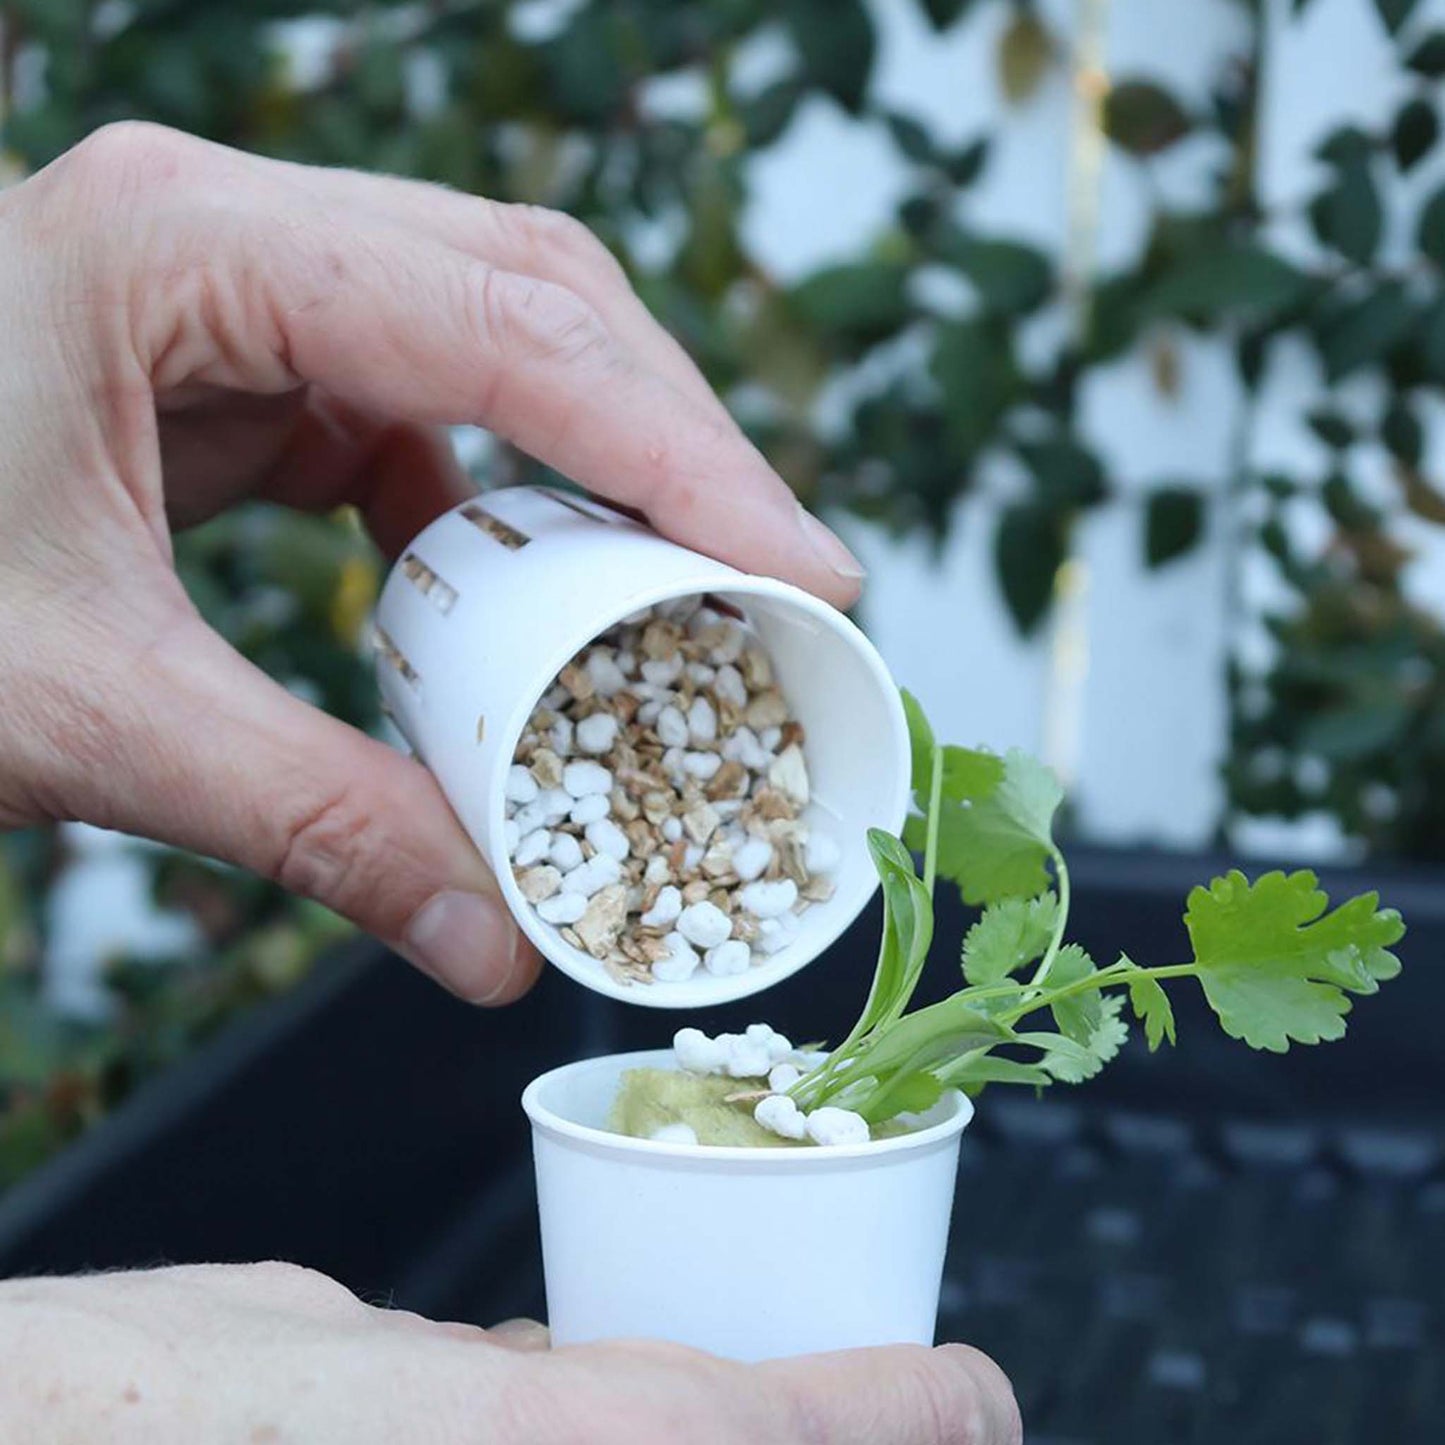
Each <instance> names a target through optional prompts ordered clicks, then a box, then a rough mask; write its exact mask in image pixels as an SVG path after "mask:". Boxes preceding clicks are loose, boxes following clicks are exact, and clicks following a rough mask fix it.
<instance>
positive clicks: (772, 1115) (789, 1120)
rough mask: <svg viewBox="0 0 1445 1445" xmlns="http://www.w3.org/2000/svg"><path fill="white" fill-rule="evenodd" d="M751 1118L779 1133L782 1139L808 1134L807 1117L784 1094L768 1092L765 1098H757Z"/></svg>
mask: <svg viewBox="0 0 1445 1445" xmlns="http://www.w3.org/2000/svg"><path fill="white" fill-rule="evenodd" d="M753 1118H754V1119H756V1120H757V1121H758V1123H759V1124H761V1125H762V1126H763V1128H764V1129H767V1130H770V1131H771V1132H772V1133H774V1134H781V1135H782V1137H783V1138H784V1139H805V1138H806V1137H807V1134H808V1120H807V1117H806V1116H805V1115H804V1113H803V1111H802V1110H801V1109H800V1108H799V1107H798V1106H797V1105H796V1104H795V1103H794V1102H793V1101H792V1100H791V1099H790V1098H789V1097H788V1096H787V1095H786V1094H769V1095H768V1097H767V1098H766V1099H759V1100H758V1102H757V1107H756V1108H754V1110H753Z"/></svg>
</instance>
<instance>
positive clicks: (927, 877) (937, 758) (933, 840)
mask: <svg viewBox="0 0 1445 1445" xmlns="http://www.w3.org/2000/svg"><path fill="white" fill-rule="evenodd" d="M942 811H943V749H942V748H941V747H939V745H938V744H937V743H934V745H933V767H932V769H931V770H930V773H929V779H928V837H927V839H926V840H925V842H924V845H923V886H924V888H926V889H927V890H928V897H929V899H930V900H932V898H933V884H934V880H935V879H936V878H937V877H938V815H939V814H940V813H941V812H942Z"/></svg>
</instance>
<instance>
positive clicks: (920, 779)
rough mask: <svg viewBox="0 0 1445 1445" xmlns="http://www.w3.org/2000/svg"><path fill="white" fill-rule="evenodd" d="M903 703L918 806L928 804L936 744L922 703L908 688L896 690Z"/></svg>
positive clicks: (924, 806) (914, 792)
mask: <svg viewBox="0 0 1445 1445" xmlns="http://www.w3.org/2000/svg"><path fill="white" fill-rule="evenodd" d="M898 696H899V699H900V701H901V702H902V703H903V716H904V717H905V718H906V719H907V721H908V748H909V756H910V759H911V761H912V769H913V771H912V787H913V796H914V797H915V798H921V799H922V800H923V802H922V803H921V804H920V807H923V808H926V807H927V804H928V793H929V789H930V788H931V787H932V784H933V753H934V749H935V748H937V746H938V744H937V742H936V741H935V740H934V736H933V727H932V725H931V724H930V723H929V721H928V716H927V714H926V713H925V712H924V711H923V705H922V703H920V702H919V701H918V699H917V698H916V697H914V696H913V694H912V693H911V692H909V691H908V689H907V688H906V687H905V688H900V689H899V692H898Z"/></svg>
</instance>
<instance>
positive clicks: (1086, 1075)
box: [1013, 1032, 1104, 1084]
mask: <svg viewBox="0 0 1445 1445" xmlns="http://www.w3.org/2000/svg"><path fill="white" fill-rule="evenodd" d="M1013 1042H1014V1043H1018V1044H1027V1045H1028V1046H1029V1047H1031V1048H1035V1049H1039V1050H1041V1052H1042V1057H1041V1058H1040V1059H1039V1062H1038V1067H1039V1068H1041V1069H1042V1070H1043V1071H1044V1072H1045V1073H1046V1074H1048V1076H1049V1077H1050V1078H1052V1079H1057V1080H1058V1081H1059V1083H1061V1084H1082V1083H1083V1082H1084V1080H1085V1079H1092V1078H1093V1077H1094V1075H1095V1074H1097V1073H1098V1072H1099V1070H1100V1069H1101V1068H1103V1067H1104V1066H1103V1063H1102V1062H1101V1061H1100V1060H1098V1059H1095V1057H1094V1056H1093V1054H1091V1053H1090V1052H1089V1050H1088V1049H1086V1048H1085V1047H1084V1046H1083V1044H1079V1043H1075V1042H1074V1040H1073V1039H1071V1038H1069V1037H1068V1035H1067V1034H1051V1033H1043V1032H1039V1033H1024V1034H1017V1035H1015V1037H1014V1040H1013Z"/></svg>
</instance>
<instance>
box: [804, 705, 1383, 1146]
mask: <svg viewBox="0 0 1445 1445" xmlns="http://www.w3.org/2000/svg"><path fill="white" fill-rule="evenodd" d="M903 702H904V709H905V711H906V713H907V715H908V726H909V735H910V739H911V742H912V759H913V799H914V812H913V815H912V816H911V817H910V818H909V820H908V824H907V827H906V828H905V830H904V834H903V838H902V839H901V840H900V839H898V838H894V837H892V836H890V835H889V834H887V833H885V832H882V831H881V830H879V829H873V830H872V831H870V833H869V835H868V847H869V850H870V852H871V854H872V857H873V863H874V866H875V867H876V868H877V870H878V876H879V879H880V881H881V883H882V891H883V938H882V942H881V944H880V947H879V952H878V965H877V969H876V971H875V973H874V977H873V985H872V988H871V989H870V991H869V994H868V1000H867V1003H866V1004H865V1005H864V1007H863V1012H862V1014H861V1015H860V1016H859V1019H858V1022H857V1023H856V1024H855V1025H854V1027H853V1029H852V1031H851V1032H850V1033H849V1035H848V1037H847V1038H846V1039H845V1040H844V1041H843V1042H842V1043H841V1044H840V1045H839V1046H838V1047H837V1048H836V1049H834V1050H833V1051H832V1053H831V1054H830V1055H829V1056H828V1058H827V1059H826V1060H825V1061H824V1062H823V1063H821V1064H820V1065H819V1066H818V1067H817V1068H815V1069H813V1070H812V1071H811V1072H810V1073H808V1074H806V1075H804V1077H803V1078H802V1079H800V1080H799V1081H798V1083H797V1084H796V1085H794V1087H793V1088H792V1089H791V1090H790V1092H791V1094H792V1096H793V1098H794V1099H795V1100H796V1101H797V1103H798V1104H799V1106H800V1107H802V1108H804V1109H816V1108H819V1107H821V1106H822V1105H824V1104H832V1105H836V1106H838V1107H841V1108H847V1109H852V1110H855V1111H856V1112H857V1113H859V1114H862V1115H863V1117H864V1118H866V1119H867V1120H868V1121H869V1122H870V1123H879V1122H882V1121H883V1120H885V1119H890V1118H892V1117H894V1116H895V1115H897V1114H900V1113H909V1112H918V1111H921V1110H924V1109H927V1108H929V1107H931V1106H932V1105H933V1104H934V1103H936V1102H937V1100H938V1099H939V1098H940V1097H941V1095H942V1093H943V1091H944V1090H945V1089H949V1088H960V1089H963V1090H965V1091H966V1092H968V1093H977V1092H978V1091H979V1090H980V1089H982V1088H983V1087H984V1086H985V1085H987V1084H1031V1085H1033V1086H1035V1087H1042V1086H1045V1085H1049V1084H1053V1083H1071V1084H1073V1083H1081V1082H1083V1081H1084V1080H1086V1079H1089V1078H1092V1077H1093V1076H1094V1075H1095V1074H1097V1073H1098V1072H1099V1071H1100V1069H1102V1068H1103V1067H1104V1066H1105V1064H1107V1063H1108V1062H1109V1061H1110V1060H1111V1059H1112V1058H1113V1057H1114V1056H1115V1055H1116V1054H1117V1053H1118V1052H1119V1049H1120V1047H1121V1046H1122V1045H1123V1043H1124V1040H1125V1039H1126V1037H1127V1036H1128V1027H1129V1025H1128V1022H1127V1020H1126V1018H1125V1016H1124V1012H1125V1007H1126V1004H1127V1006H1128V1007H1129V1008H1131V1009H1132V1011H1133V1013H1134V1015H1135V1016H1136V1017H1137V1018H1138V1020H1139V1021H1140V1023H1142V1025H1143V1027H1144V1035H1145V1039H1146V1041H1147V1043H1148V1045H1149V1048H1150V1049H1151V1050H1153V1049H1157V1048H1158V1047H1159V1046H1160V1044H1161V1043H1162V1042H1163V1041H1164V1040H1166V1039H1167V1040H1168V1041H1169V1042H1170V1043H1171V1044H1172V1043H1174V1039H1175V1024H1174V1010H1173V1006H1172V1005H1171V1003H1170V997H1169V992H1168V989H1167V988H1166V985H1171V986H1172V985H1174V984H1175V981H1176V980H1180V979H1190V978H1192V979H1195V980H1196V981H1197V982H1198V984H1199V986H1200V987H1201V988H1202V989H1203V990H1204V996H1205V998H1206V999H1207V1000H1208V1002H1209V1004H1210V1006H1211V1007H1212V1008H1213V1010H1214V1012H1215V1014H1216V1015H1217V1016H1218V1018H1219V1022H1220V1026H1221V1027H1222V1028H1223V1029H1224V1031H1225V1033H1227V1034H1229V1035H1230V1036H1231V1037H1233V1038H1237V1039H1241V1040H1243V1042H1244V1043H1246V1044H1248V1045H1249V1046H1250V1047H1251V1048H1255V1049H1268V1050H1271V1051H1273V1052H1276V1053H1283V1052H1284V1051H1285V1050H1286V1049H1288V1048H1289V1046H1290V1044H1291V1043H1300V1044H1314V1043H1320V1042H1322V1041H1324V1040H1328V1039H1338V1038H1339V1037H1341V1035H1343V1033H1344V1032H1345V1015H1346V1014H1347V1013H1348V1012H1349V1010H1350V996H1351V995H1352V994H1371V993H1374V992H1376V991H1377V990H1378V988H1379V986H1380V983H1381V982H1382V981H1383V980H1385V979H1388V978H1393V977H1394V976H1395V975H1396V974H1397V973H1398V972H1399V971H1400V964H1399V961H1398V959H1396V958H1395V956H1394V955H1393V954H1392V953H1391V952H1390V951H1389V950H1390V947H1391V946H1392V945H1393V944H1395V943H1397V942H1398V941H1399V940H1400V938H1401V937H1402V936H1403V934H1404V932H1405V926H1404V924H1403V923H1402V922H1401V919H1400V915H1399V914H1398V913H1396V912H1395V911H1394V910H1393V909H1388V908H1384V909H1382V908H1380V907H1379V906H1378V903H1379V900H1378V897H1377V896H1376V895H1375V894H1374V893H1366V894H1363V895H1361V896H1360V897H1358V898H1352V899H1350V901H1349V902H1347V903H1345V904H1342V905H1341V906H1340V907H1338V908H1335V909H1334V910H1333V911H1330V902H1329V899H1328V897H1326V895H1325V894H1324V893H1323V892H1322V891H1321V890H1320V888H1319V887H1318V883H1317V880H1316V878H1315V875H1314V874H1313V873H1309V872H1298V873H1290V874H1285V873H1279V872H1275V873H1266V874H1265V875H1264V876H1263V877H1261V878H1259V879H1257V880H1256V881H1255V882H1252V883H1251V882H1250V881H1249V879H1247V878H1246V877H1245V876H1244V874H1242V873H1239V872H1230V873H1227V874H1226V875H1225V876H1224V877H1222V878H1216V879H1214V880H1213V881H1212V882H1211V883H1209V884H1208V886H1206V887H1200V888H1195V889H1194V890H1193V891H1192V892H1191V893H1190V895H1189V898H1188V902H1187V907H1186V912H1185V914H1184V924H1185V928H1186V929H1187V931H1188V934H1189V940H1190V943H1191V945H1192V953H1193V957H1192V958H1190V959H1189V960H1188V961H1187V962H1184V963H1171V964H1163V965H1158V966H1153V967H1146V966H1143V965H1140V964H1138V963H1136V962H1134V960H1132V959H1130V958H1127V957H1124V956H1122V955H1121V956H1120V957H1119V958H1118V959H1117V960H1116V961H1115V962H1113V963H1111V964H1109V965H1107V966H1106V967H1103V968H1101V967H1099V966H1098V965H1097V964H1095V962H1094V960H1093V959H1091V958H1090V957H1089V955H1088V954H1087V953H1086V952H1085V951H1084V950H1083V949H1082V948H1080V947H1079V946H1078V945H1077V944H1075V943H1069V942H1066V941H1065V937H1066V934H1067V930H1068V922H1069V899H1070V885H1069V870H1068V865H1067V863H1066V862H1065V861H1064V856H1063V854H1062V852H1061V851H1060V850H1059V847H1058V845H1057V844H1056V843H1055V842H1054V837H1053V825H1054V815H1055V814H1056V812H1057V811H1058V807H1059V804H1060V803H1061V802H1062V800H1063V790H1062V789H1061V788H1060V787H1059V784H1058V781H1057V780H1056V779H1055V777H1054V776H1053V774H1052V773H1051V772H1050V771H1049V770H1048V769H1047V768H1046V767H1044V765H1043V764H1042V763H1039V762H1037V761H1036V760H1035V759H1033V758H1031V757H1029V756H1028V755H1027V754H1025V753H1022V752H1018V751H1013V752H1010V753H1008V754H1007V755H1005V756H1003V757H999V756H996V755H995V754H993V753H989V752H984V751H981V750H975V749H968V748H957V747H945V746H941V745H940V744H939V743H938V742H937V741H936V740H935V738H934V736H933V731H932V729H931V728H930V727H929V724H928V720H927V718H925V717H924V715H923V710H922V709H921V708H920V707H919V705H918V703H917V701H916V700H915V699H914V698H912V697H911V696H909V695H908V694H907V693H904V695H903ZM910 849H913V850H915V851H917V852H919V853H921V854H922V857H923V874H922V877H920V876H919V875H918V873H917V872H916V870H915V868H914V861H913V857H912V854H911V853H910V851H909V850H910ZM940 875H941V876H942V877H944V878H946V879H948V880H950V881H951V882H953V883H954V884H956V885H957V887H958V889H959V891H960V892H961V893H962V895H963V898H964V901H965V902H967V903H970V904H974V905H976V906H979V907H981V908H982V910H983V912H982V914H981V915H980V917H979V919H978V921H977V922H976V923H975V924H974V925H973V926H972V927H971V928H970V929H969V930H968V933H967V935H966V936H965V938H964V940H963V948H962V958H961V963H962V969H963V977H964V984H965V986H964V987H963V988H961V989H959V990H958V991H957V992H956V993H954V994H953V995H952V996H951V997H949V998H946V999H944V1000H943V1002H941V1003H936V1004H932V1005H930V1006H929V1007H927V1008H920V1009H916V1010H913V1011H912V1012H910V1011H909V1004H910V1002H911V1001H912V997H913V993H914V990H915V988H916V987H917V985H918V980H919V977H920V975H921V974H922V971H923V966H924V963H925V960H926V959H927V956H928V953H929V948H930V945H931V944H932V942H933V890H934V885H935V881H936V880H937V878H938V877H939V876H940Z"/></svg>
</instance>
